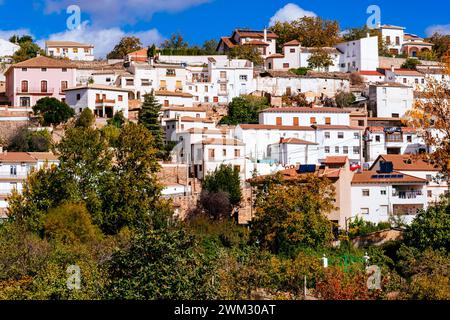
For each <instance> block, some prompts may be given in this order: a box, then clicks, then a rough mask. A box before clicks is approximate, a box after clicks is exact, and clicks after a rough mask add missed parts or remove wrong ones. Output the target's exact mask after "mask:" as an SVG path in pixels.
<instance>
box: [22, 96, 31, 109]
mask: <svg viewBox="0 0 450 320" xmlns="http://www.w3.org/2000/svg"><path fill="white" fill-rule="evenodd" d="M20 106H21V107H30V106H31V102H30V97H20Z"/></svg>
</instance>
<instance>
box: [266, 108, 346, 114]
mask: <svg viewBox="0 0 450 320" xmlns="http://www.w3.org/2000/svg"><path fill="white" fill-rule="evenodd" d="M260 112H262V113H266V112H270V113H350V111H348V110H344V109H341V108H329V107H311V108H310V107H272V108H267V109H263V110H261V111H260Z"/></svg>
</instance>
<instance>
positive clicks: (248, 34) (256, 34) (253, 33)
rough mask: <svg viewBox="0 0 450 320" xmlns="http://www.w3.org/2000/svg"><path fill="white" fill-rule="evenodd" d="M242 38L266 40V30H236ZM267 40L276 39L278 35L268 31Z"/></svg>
mask: <svg viewBox="0 0 450 320" xmlns="http://www.w3.org/2000/svg"><path fill="white" fill-rule="evenodd" d="M234 32H235V33H237V34H238V35H239V36H240V37H242V38H264V30H261V31H259V30H245V29H236V30H235V31H234ZM267 38H268V39H276V38H278V35H277V34H275V33H274V32H272V31H270V30H267Z"/></svg>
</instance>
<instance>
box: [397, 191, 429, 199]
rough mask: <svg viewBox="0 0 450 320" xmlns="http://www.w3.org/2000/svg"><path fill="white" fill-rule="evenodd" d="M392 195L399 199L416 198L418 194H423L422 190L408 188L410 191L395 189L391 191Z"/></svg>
mask: <svg viewBox="0 0 450 320" xmlns="http://www.w3.org/2000/svg"><path fill="white" fill-rule="evenodd" d="M392 196H393V197H397V198H399V199H416V198H418V197H420V196H423V192H422V190H410V191H402V190H395V191H394V192H393V193H392Z"/></svg>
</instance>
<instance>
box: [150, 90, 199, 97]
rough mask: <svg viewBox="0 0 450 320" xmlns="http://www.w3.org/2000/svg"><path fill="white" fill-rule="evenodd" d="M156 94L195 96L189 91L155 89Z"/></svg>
mask: <svg viewBox="0 0 450 320" xmlns="http://www.w3.org/2000/svg"><path fill="white" fill-rule="evenodd" d="M155 96H169V97H183V98H192V97H193V95H192V94H190V93H187V92H178V91H168V90H157V91H155Z"/></svg>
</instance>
